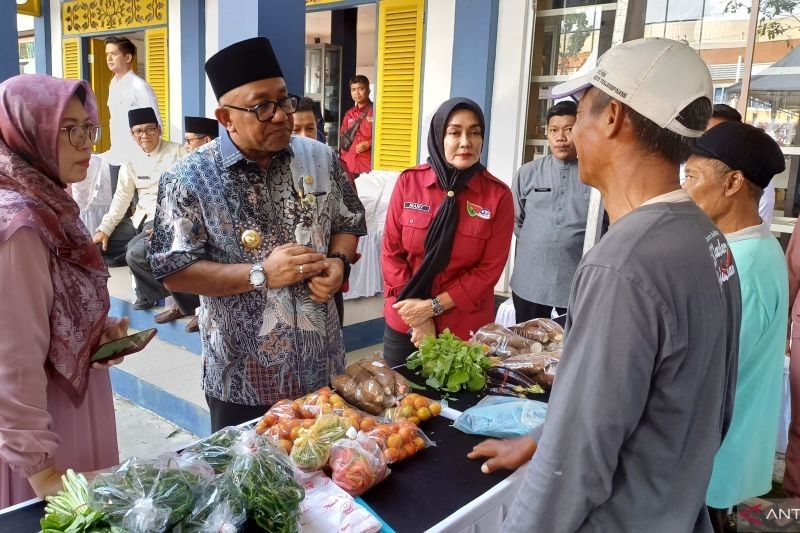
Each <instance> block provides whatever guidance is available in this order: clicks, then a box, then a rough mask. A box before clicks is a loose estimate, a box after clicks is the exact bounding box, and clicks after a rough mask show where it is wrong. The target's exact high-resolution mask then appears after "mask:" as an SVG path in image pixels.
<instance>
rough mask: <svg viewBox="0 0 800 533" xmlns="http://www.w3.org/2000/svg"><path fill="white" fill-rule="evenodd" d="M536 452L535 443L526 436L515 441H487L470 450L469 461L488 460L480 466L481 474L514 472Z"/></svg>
mask: <svg viewBox="0 0 800 533" xmlns="http://www.w3.org/2000/svg"><path fill="white" fill-rule="evenodd" d="M535 452H536V441H535V440H533V439H532V438H531V437H529V436H528V435H525V436H524V437H517V438H515V439H505V440H497V439H487V440H485V441H483V442H481V443H480V444H478V445H476V446H475V447H473V448H472V451H471V452H469V453H468V454H467V458H469V459H481V458H488V460H487V461H485V462H484V463H483V464H482V465H481V472H483V473H484V474H491V473H492V472H494V471H496V470H500V469H501V468H502V469H506V470H516V469H517V468H519V467H520V466H522V465H524V464H525V463H527V462H528V461H530V459H531V457H533V454H534V453H535Z"/></svg>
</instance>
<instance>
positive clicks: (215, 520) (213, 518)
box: [181, 476, 247, 533]
mask: <svg viewBox="0 0 800 533" xmlns="http://www.w3.org/2000/svg"><path fill="white" fill-rule="evenodd" d="M246 521H247V502H246V501H245V499H244V496H242V491H241V490H239V487H237V486H236V485H235V484H234V483H233V481H232V480H231V479H230V478H229V477H225V476H219V477H216V478H213V479H208V480H206V481H204V482H203V484H202V485H201V486H200V487H199V489H198V496H197V500H196V501H195V504H194V508H193V509H192V511H191V512H190V513H189V516H187V517H186V519H185V520H184V522H183V523H182V524H181V527H182V531H184V532H186V533H237V532H238V531H240V530H241V529H242V528H243V527H244V525H245V522H246Z"/></svg>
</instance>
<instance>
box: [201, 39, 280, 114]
mask: <svg viewBox="0 0 800 533" xmlns="http://www.w3.org/2000/svg"><path fill="white" fill-rule="evenodd" d="M206 74H207V75H208V81H209V82H211V88H212V89H214V95H215V96H216V97H217V100H219V99H220V98H221V97H222V95H224V94H225V93H227V92H228V91H230V90H232V89H235V88H237V87H241V86H242V85H244V84H246V83H250V82H251V81H258V80H263V79H266V78H282V77H283V72H282V71H281V66H280V65H279V64H278V58H277V57H275V52H274V51H273V50H272V44H271V43H270V42H269V39H267V38H266V37H254V38H252V39H247V40H244V41H240V42H238V43H235V44H232V45H230V46H228V47H227V48H223V49H222V50H220V51H219V52H217V53H216V54H214V55H213V56H211V57H210V58H208V61H206Z"/></svg>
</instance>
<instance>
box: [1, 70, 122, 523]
mask: <svg viewBox="0 0 800 533" xmlns="http://www.w3.org/2000/svg"><path fill="white" fill-rule="evenodd" d="M98 131H99V126H97V103H96V100H95V97H94V95H93V94H92V91H91V89H90V88H89V86H88V84H87V83H86V82H84V81H73V80H62V79H56V78H52V77H50V76H43V75H23V76H16V77H13V78H11V79H9V80H6V81H5V82H3V83H0V273H2V275H0V295H2V297H0V317H2V320H1V321H0V396H2V401H0V508H4V507H7V506H9V505H14V504H16V503H19V502H21V501H25V500H27V499H30V498H33V497H34V496H40V497H43V496H46V495H48V494H53V493H55V492H56V491H58V490H59V489H60V488H61V481H60V476H61V474H62V472H63V471H64V470H66V469H67V468H72V469H74V470H77V471H84V472H86V471H92V470H97V469H100V468H107V467H109V466H112V465H114V464H117V463H118V462H119V454H118V451H117V435H116V426H115V420H114V404H113V399H112V396H111V382H110V380H109V375H108V370H107V366H109V365H98V364H97V363H95V364H94V365H92V363H91V356H92V353H93V352H94V350H95V349H96V348H97V346H98V345H99V344H101V343H103V342H107V341H109V340H113V339H116V338H120V337H123V336H125V335H127V326H128V320H127V318H123V319H122V320H116V319H111V318H108V317H107V314H108V309H109V299H108V291H107V289H106V280H107V278H108V272H107V270H106V268H105V265H104V264H103V261H102V259H101V258H100V254H99V252H98V250H97V248H96V247H95V245H94V244H92V238H91V237H90V235H89V233H88V232H87V230H86V228H85V227H84V225H83V223H82V222H81V221H80V219H79V218H78V215H79V208H78V205H77V204H76V203H75V202H74V201H73V200H72V198H70V196H69V195H68V194H67V193H66V192H65V189H66V187H67V186H68V185H69V184H70V183H77V182H79V181H81V180H83V179H84V178H85V177H86V170H87V168H88V166H89V156H90V154H91V149H92V144H93V142H95V141H96V140H97V135H98Z"/></svg>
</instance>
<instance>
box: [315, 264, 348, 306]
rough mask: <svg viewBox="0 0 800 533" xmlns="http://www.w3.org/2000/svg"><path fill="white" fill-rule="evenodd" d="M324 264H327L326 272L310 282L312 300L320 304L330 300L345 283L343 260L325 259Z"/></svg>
mask: <svg viewBox="0 0 800 533" xmlns="http://www.w3.org/2000/svg"><path fill="white" fill-rule="evenodd" d="M323 263H324V264H325V268H324V270H323V271H322V272H321V273H320V274H318V275H316V276H314V277H313V278H311V279H310V280H308V290H309V291H311V299H312V300H314V301H315V302H319V303H324V302H327V301H328V300H330V299H331V298H332V297H333V295H334V294H335V293H336V292H338V291H339V289H341V288H342V283H344V262H343V261H342V260H341V259H337V258H335V257H331V258H328V259H325V260H324V261H323Z"/></svg>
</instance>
